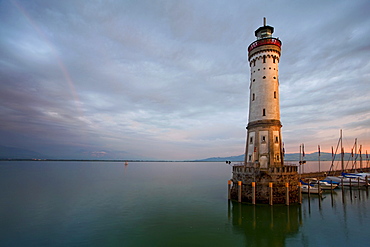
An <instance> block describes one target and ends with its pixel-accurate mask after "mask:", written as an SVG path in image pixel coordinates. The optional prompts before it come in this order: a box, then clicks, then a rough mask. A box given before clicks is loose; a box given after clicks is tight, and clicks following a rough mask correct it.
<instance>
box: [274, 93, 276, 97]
mask: <svg viewBox="0 0 370 247" xmlns="http://www.w3.org/2000/svg"><path fill="white" fill-rule="evenodd" d="M274 99H276V91H275V92H274Z"/></svg>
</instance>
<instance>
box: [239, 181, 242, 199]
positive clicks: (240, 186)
mask: <svg viewBox="0 0 370 247" xmlns="http://www.w3.org/2000/svg"><path fill="white" fill-rule="evenodd" d="M238 202H242V181H238Z"/></svg>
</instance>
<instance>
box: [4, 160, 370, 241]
mask: <svg viewBox="0 0 370 247" xmlns="http://www.w3.org/2000/svg"><path fill="white" fill-rule="evenodd" d="M230 178H231V168H230V167H229V166H227V165H225V164H224V163H217V162H216V163H192V162H189V163H186V162H184V163H166V162H163V163H160V162H157V163H155V162H154V163H144V162H143V163H130V164H129V165H128V166H126V167H125V166H124V164H123V163H110V162H36V161H34V162H0V188H1V189H0V246H369V244H370V236H369V231H370V216H369V214H370V211H369V206H370V200H369V193H368V192H367V191H366V190H357V189H353V190H351V191H350V190H345V191H343V192H342V191H341V190H337V191H336V192H335V193H334V194H333V195H331V194H330V193H328V194H325V195H324V197H323V198H322V199H319V198H318V197H311V198H310V200H308V198H305V199H304V201H303V204H302V205H301V206H298V205H295V206H284V205H280V206H278V205H275V206H272V207H271V206H266V205H259V206H253V205H241V204H238V203H231V202H230V203H229V202H228V201H227V180H228V179H230Z"/></svg>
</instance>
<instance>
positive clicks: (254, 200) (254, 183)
mask: <svg viewBox="0 0 370 247" xmlns="http://www.w3.org/2000/svg"><path fill="white" fill-rule="evenodd" d="M252 204H256V182H252Z"/></svg>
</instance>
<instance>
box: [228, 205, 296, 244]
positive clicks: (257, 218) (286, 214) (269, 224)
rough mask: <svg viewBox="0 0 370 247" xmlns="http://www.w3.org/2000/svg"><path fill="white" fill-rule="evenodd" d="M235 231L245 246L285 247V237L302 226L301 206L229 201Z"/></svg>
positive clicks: (294, 232)
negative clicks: (243, 239)
mask: <svg viewBox="0 0 370 247" xmlns="http://www.w3.org/2000/svg"><path fill="white" fill-rule="evenodd" d="M229 217H230V218H231V221H232V225H233V229H234V231H236V232H238V233H241V234H244V235H245V245H246V246H285V240H286V238H287V237H289V236H292V235H294V234H296V233H298V230H299V227H300V226H301V225H302V212H301V206H300V205H290V206H285V205H274V206H269V205H249V204H241V203H237V202H230V203H229Z"/></svg>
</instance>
